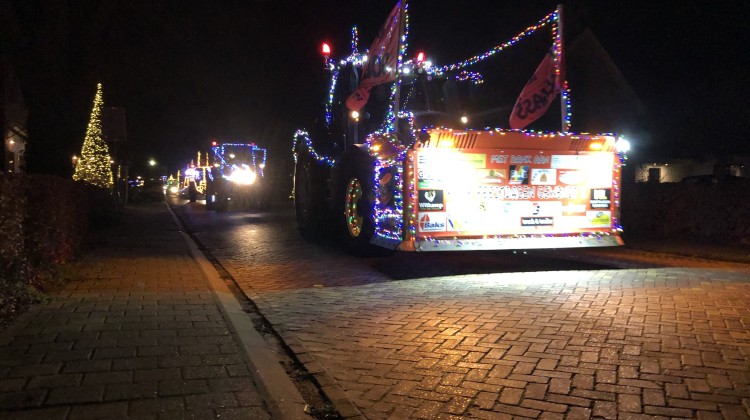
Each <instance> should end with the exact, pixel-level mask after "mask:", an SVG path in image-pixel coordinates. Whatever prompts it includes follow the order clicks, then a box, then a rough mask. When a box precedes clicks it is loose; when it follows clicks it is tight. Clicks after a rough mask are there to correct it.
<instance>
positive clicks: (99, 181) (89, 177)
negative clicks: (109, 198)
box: [73, 83, 114, 188]
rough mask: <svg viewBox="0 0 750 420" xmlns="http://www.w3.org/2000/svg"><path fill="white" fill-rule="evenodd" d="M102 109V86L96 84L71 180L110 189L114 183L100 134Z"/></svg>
mask: <svg viewBox="0 0 750 420" xmlns="http://www.w3.org/2000/svg"><path fill="white" fill-rule="evenodd" d="M102 107H103V101H102V84H101V83H98V84H97V85H96V96H95V97H94V109H92V110H91V119H90V120H89V126H88V128H87V129H86V138H85V139H84V140H83V148H82V149H81V157H80V158H79V159H78V163H77V164H76V168H75V172H73V179H74V180H76V181H83V182H87V183H89V184H93V185H96V186H97V187H101V188H112V184H113V183H114V181H113V177H112V165H111V163H110V156H109V148H108V147H107V143H105V142H104V136H103V134H102Z"/></svg>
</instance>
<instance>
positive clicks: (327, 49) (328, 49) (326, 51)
mask: <svg viewBox="0 0 750 420" xmlns="http://www.w3.org/2000/svg"><path fill="white" fill-rule="evenodd" d="M320 52H321V53H322V54H323V56H325V57H328V56H329V55H331V46H330V45H328V43H326V42H324V43H323V45H321V47H320Z"/></svg>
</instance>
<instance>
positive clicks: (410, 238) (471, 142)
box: [293, 2, 628, 254]
mask: <svg viewBox="0 0 750 420" xmlns="http://www.w3.org/2000/svg"><path fill="white" fill-rule="evenodd" d="M407 23H408V19H406V7H405V4H404V3H402V2H399V3H398V4H396V6H395V7H394V8H393V10H392V11H391V13H390V15H389V16H388V18H387V20H386V22H385V24H384V25H383V27H382V28H381V30H380V31H379V35H378V37H377V38H376V39H375V41H374V42H373V43H372V44H371V47H370V49H369V50H368V52H366V53H362V52H359V51H357V46H356V29H355V31H353V32H352V52H351V54H350V55H349V56H347V57H343V58H341V59H337V60H333V59H331V58H330V54H331V48H330V46H329V45H324V46H323V54H324V62H325V67H326V69H327V71H328V72H329V73H330V76H331V82H330V85H329V88H328V95H327V101H326V103H325V108H324V110H323V112H322V113H321V115H320V117H319V118H317V123H316V124H315V125H313V126H312V127H311V129H310V130H309V131H306V130H298V131H297V133H296V134H295V136H294V145H293V148H294V157H295V172H294V205H295V211H296V219H297V223H298V227H299V230H300V231H301V233H302V234H303V235H305V236H309V237H319V236H324V235H328V236H335V237H337V238H342V239H343V242H344V243H345V244H346V246H348V247H349V248H350V249H352V250H353V251H356V252H358V253H363V254H369V253H370V252H372V251H375V250H377V249H378V247H379V248H384V249H389V250H401V251H448V250H494V249H531V248H565V247H599V246H617V245H622V240H621V239H620V232H621V228H620V225H619V223H618V216H619V202H620V177H621V166H622V163H623V160H624V159H625V155H624V152H625V151H627V148H628V143H627V141H625V140H624V139H622V138H620V137H618V136H616V135H613V134H599V135H584V134H576V133H573V132H570V116H571V112H570V101H569V99H568V90H567V89H568V88H567V82H566V80H564V78H563V75H564V72H563V71H561V63H562V62H563V60H562V37H561V33H560V26H561V8H558V9H557V10H555V11H552V12H551V13H549V14H548V15H546V16H544V17H543V18H542V19H541V20H540V21H538V22H537V23H536V24H535V25H533V26H530V27H528V28H527V29H526V30H524V31H522V32H521V33H519V34H518V35H517V36H515V37H513V38H512V40H511V41H508V42H504V43H500V44H497V46H495V47H494V48H492V49H491V50H489V51H486V52H484V53H480V54H477V55H475V56H473V57H471V58H468V59H466V60H463V61H460V62H457V63H455V64H449V65H443V66H437V65H434V64H433V63H431V62H430V61H429V60H428V59H427V57H425V55H424V54H422V53H418V54H413V55H412V56H411V57H413V58H408V57H410V56H409V55H407V50H406V47H407V45H406V42H407V39H408V37H407V35H408V27H407ZM542 31H549V33H550V34H551V41H550V43H549V45H548V46H546V47H544V48H548V52H547V53H546V54H545V55H544V57H543V58H542V63H541V64H540V65H539V66H538V68H537V70H536V72H535V74H534V76H533V77H532V79H531V80H530V81H529V83H527V84H526V86H519V90H522V91H521V92H520V95H519V96H518V99H517V101H516V103H515V106H513V105H512V103H511V104H508V103H504V104H502V103H501V104H497V105H495V104H492V102H491V101H492V100H493V99H495V98H497V97H498V95H497V92H498V90H497V89H498V88H497V87H493V86H491V82H493V81H501V80H500V79H502V78H500V77H491V75H490V74H488V73H484V74H482V73H480V72H477V71H474V66H478V65H480V64H484V63H485V62H487V61H489V60H490V59H491V58H492V57H494V56H496V55H497V54H498V53H499V52H501V51H502V50H503V49H504V48H505V47H507V46H509V45H512V44H515V43H519V42H520V41H521V40H523V39H524V38H526V37H527V36H528V35H530V34H532V33H535V32H542ZM535 60H536V59H535ZM484 68H485V69H487V68H489V69H493V67H487V66H485V67H484ZM501 87H502V86H501ZM505 88H506V89H505V90H507V86H505ZM558 96H559V97H560V101H559V105H557V103H555V99H556V98H557V97H558ZM548 108H557V109H558V110H559V114H558V115H560V120H561V121H560V125H561V128H560V129H559V130H557V131H553V130H546V131H544V130H536V131H534V130H529V129H526V127H527V126H528V125H529V124H531V123H533V122H534V121H536V120H537V119H539V118H540V117H542V116H543V114H545V113H546V111H547V109H548ZM503 125H505V126H508V125H509V126H510V127H508V128H500V127H501V126H503ZM493 127H498V128H493Z"/></svg>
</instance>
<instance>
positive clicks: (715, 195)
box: [621, 178, 750, 244]
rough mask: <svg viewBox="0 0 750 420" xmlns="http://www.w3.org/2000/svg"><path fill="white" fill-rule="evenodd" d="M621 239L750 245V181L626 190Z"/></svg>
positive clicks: (643, 185)
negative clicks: (692, 240)
mask: <svg viewBox="0 0 750 420" xmlns="http://www.w3.org/2000/svg"><path fill="white" fill-rule="evenodd" d="M621 221H622V225H623V229H624V233H623V236H625V237H626V238H627V237H642V238H647V239H656V240H670V239H688V240H690V239H694V240H700V241H706V242H717V243H725V244H750V179H746V178H730V179H726V180H724V181H722V182H718V183H711V182H707V183H705V184H689V183H631V184H626V185H623V189H622V207H621Z"/></svg>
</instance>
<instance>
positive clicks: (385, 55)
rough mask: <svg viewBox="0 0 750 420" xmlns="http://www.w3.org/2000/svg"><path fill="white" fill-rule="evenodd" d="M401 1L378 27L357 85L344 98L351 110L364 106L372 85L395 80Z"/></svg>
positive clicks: (357, 109) (399, 35)
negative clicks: (380, 26) (381, 25)
mask: <svg viewBox="0 0 750 420" xmlns="http://www.w3.org/2000/svg"><path fill="white" fill-rule="evenodd" d="M401 3H402V1H399V2H398V3H396V6H395V7H394V8H393V10H391V13H390V14H389V15H388V19H387V20H386V21H385V24H383V27H382V28H380V31H379V32H378V36H376V37H375V40H374V41H373V43H372V46H371V47H370V50H369V51H368V53H367V61H366V62H365V65H364V68H363V70H362V76H361V77H360V82H359V86H357V90H355V91H354V92H352V94H351V95H349V97H348V98H347V99H346V107H347V108H349V109H350V110H352V111H359V110H360V109H362V107H363V106H365V104H366V103H367V100H368V99H369V97H370V91H371V90H372V88H373V87H374V86H377V85H380V84H383V83H389V82H392V81H394V80H396V73H397V71H398V69H397V67H398V53H399V45H400V38H401V34H400V30H401V26H402V25H401V19H402V13H401Z"/></svg>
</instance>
